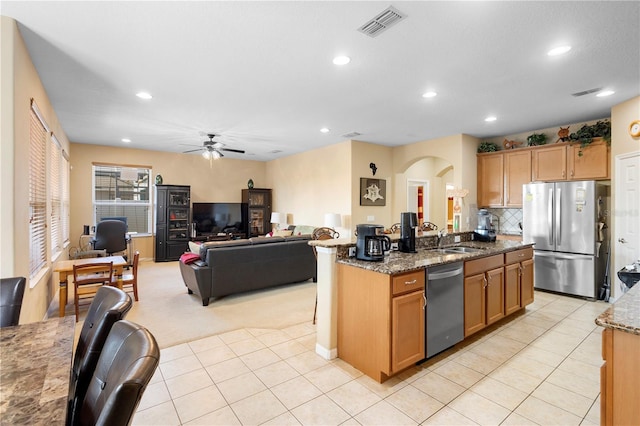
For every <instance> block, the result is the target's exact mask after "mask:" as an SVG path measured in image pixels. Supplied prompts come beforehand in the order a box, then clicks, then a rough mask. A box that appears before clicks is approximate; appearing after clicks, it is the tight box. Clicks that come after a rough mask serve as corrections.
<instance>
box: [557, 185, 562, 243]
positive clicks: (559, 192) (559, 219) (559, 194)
mask: <svg viewBox="0 0 640 426" xmlns="http://www.w3.org/2000/svg"><path fill="white" fill-rule="evenodd" d="M561 200H562V189H560V188H557V189H556V247H557V246H559V245H560V244H561V243H562V238H561V237H562V203H561V202H560V201H561Z"/></svg>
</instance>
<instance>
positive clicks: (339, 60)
mask: <svg viewBox="0 0 640 426" xmlns="http://www.w3.org/2000/svg"><path fill="white" fill-rule="evenodd" d="M349 62H351V58H350V57H348V56H336V57H335V58H333V64H334V65H347V64H348V63H349Z"/></svg>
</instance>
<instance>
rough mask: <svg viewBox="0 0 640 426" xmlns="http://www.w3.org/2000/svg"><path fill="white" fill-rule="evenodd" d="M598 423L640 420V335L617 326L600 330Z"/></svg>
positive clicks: (611, 423)
mask: <svg viewBox="0 0 640 426" xmlns="http://www.w3.org/2000/svg"><path fill="white" fill-rule="evenodd" d="M602 358H603V359H604V363H603V364H602V367H600V424H601V425H603V426H604V425H606V426H609V425H637V424H640V404H638V401H640V388H639V387H638V377H640V364H639V363H638V359H640V336H639V335H636V334H633V333H630V332H627V331H622V330H617V329H612V328H605V329H604V330H603V332H602Z"/></svg>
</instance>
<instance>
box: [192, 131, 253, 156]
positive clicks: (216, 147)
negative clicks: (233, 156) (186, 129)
mask: <svg viewBox="0 0 640 426" xmlns="http://www.w3.org/2000/svg"><path fill="white" fill-rule="evenodd" d="M216 136H218V135H216V134H215V133H209V134H207V137H208V138H209V140H208V141H204V142H202V147H200V148H198V149H190V150H188V151H183V153H184V154H186V153H188V152H196V151H200V150H202V156H203V157H204V158H206V159H207V160H210V159H212V158H213V159H214V160H217V159H218V158H222V157H224V155H223V154H222V151H228V152H237V153H239V154H244V151H243V150H241V149H231V148H225V147H224V146H225V145H224V144H223V143H222V142H218V141H214V140H213V138H215V137H216Z"/></svg>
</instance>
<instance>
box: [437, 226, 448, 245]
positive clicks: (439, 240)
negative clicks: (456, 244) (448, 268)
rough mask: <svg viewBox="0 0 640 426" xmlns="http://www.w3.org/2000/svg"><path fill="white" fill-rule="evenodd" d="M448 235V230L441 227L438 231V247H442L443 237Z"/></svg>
mask: <svg viewBox="0 0 640 426" xmlns="http://www.w3.org/2000/svg"><path fill="white" fill-rule="evenodd" d="M446 235H447V231H445V230H444V229H441V230H439V231H438V248H440V245H441V244H442V239H443V238H444V237H445V236H446Z"/></svg>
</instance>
